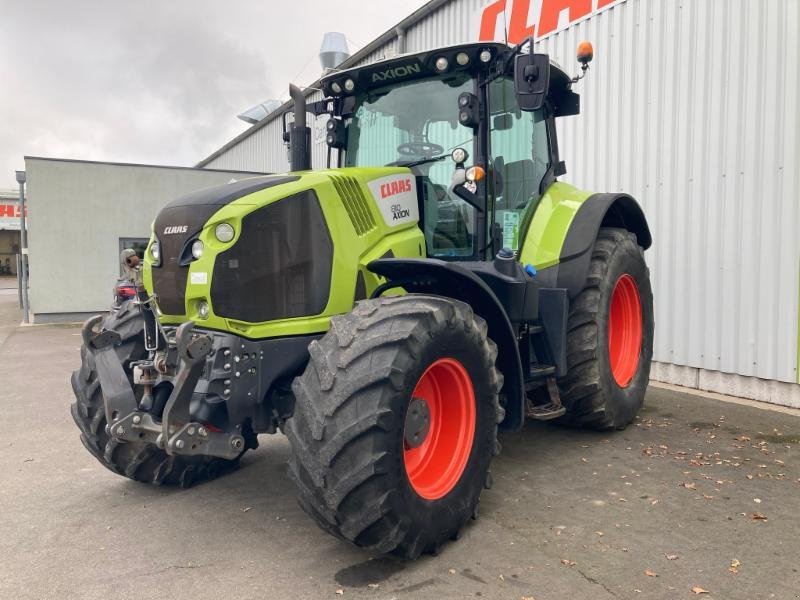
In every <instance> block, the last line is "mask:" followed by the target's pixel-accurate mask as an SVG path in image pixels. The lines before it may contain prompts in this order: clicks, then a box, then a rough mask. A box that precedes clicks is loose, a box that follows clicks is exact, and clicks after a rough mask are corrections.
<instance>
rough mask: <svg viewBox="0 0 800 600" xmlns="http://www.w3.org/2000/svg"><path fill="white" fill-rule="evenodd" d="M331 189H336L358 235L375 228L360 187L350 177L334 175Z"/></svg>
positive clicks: (373, 218) (367, 202)
mask: <svg viewBox="0 0 800 600" xmlns="http://www.w3.org/2000/svg"><path fill="white" fill-rule="evenodd" d="M331 180H332V181H333V187H335V188H336V191H337V193H338V194H339V197H340V198H341V199H342V204H344V208H345V210H346V211H347V215H348V216H349V217H350V221H351V222H352V223H353V227H354V228H355V230H356V233H357V234H358V235H365V234H367V233H369V232H370V231H372V230H373V229H375V228H376V227H377V225H376V223H375V217H373V216H372V212H371V211H370V210H369V201H368V200H367V198H366V196H365V195H364V192H363V191H362V190H361V186H360V185H359V184H358V181H356V180H355V179H354V178H352V177H344V176H340V175H334V176H332V177H331Z"/></svg>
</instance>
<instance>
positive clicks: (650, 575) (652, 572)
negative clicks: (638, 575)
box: [644, 569, 658, 577]
mask: <svg viewBox="0 0 800 600" xmlns="http://www.w3.org/2000/svg"><path fill="white" fill-rule="evenodd" d="M644 574H645V575H647V576H648V577H658V574H657V573H656V572H655V571H651V570H650V569H647V570H646V571H645V572H644Z"/></svg>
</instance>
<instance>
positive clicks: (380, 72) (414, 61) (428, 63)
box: [320, 42, 578, 116]
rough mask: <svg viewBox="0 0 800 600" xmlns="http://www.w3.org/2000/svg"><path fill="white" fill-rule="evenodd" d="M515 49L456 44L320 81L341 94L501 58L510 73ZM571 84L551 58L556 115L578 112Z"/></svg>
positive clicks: (493, 63) (328, 91)
mask: <svg viewBox="0 0 800 600" xmlns="http://www.w3.org/2000/svg"><path fill="white" fill-rule="evenodd" d="M514 51H515V48H514V47H512V46H508V45H506V44H504V43H501V42H490V43H486V42H473V43H469V44H458V45H455V46H447V47H443V48H436V49H434V50H425V51H423V52H413V53H408V54H401V55H399V56H394V57H392V58H386V59H383V60H380V61H377V62H374V63H370V64H368V65H363V66H358V67H352V68H350V69H344V70H337V71H334V72H332V73H329V74H328V75H326V76H324V77H323V78H322V79H321V80H320V84H321V87H322V91H323V93H324V94H325V96H326V97H343V96H350V95H354V94H358V93H360V92H364V91H365V90H369V89H373V88H378V87H384V86H387V85H391V84H392V83H400V82H405V81H413V80H415V79H423V78H426V77H435V76H442V75H447V74H454V75H455V74H457V73H458V72H467V73H474V72H475V71H476V70H478V69H480V68H484V69H490V68H491V69H493V70H495V69H497V67H498V65H499V64H500V61H503V62H505V63H507V64H506V65H505V66H506V67H507V69H506V72H507V73H508V74H509V75H510V74H512V73H513V60H510V58H513V53H514ZM465 57H466V60H465ZM441 59H444V61H446V62H444V61H442V60H441ZM459 59H460V60H459ZM437 64H438V66H437ZM441 67H444V68H441ZM570 88H571V77H570V76H569V75H568V74H567V73H566V72H565V71H564V69H562V68H561V66H559V65H558V64H557V63H555V62H554V61H552V60H551V61H550V89H549V91H548V98H549V99H550V100H551V102H552V103H553V104H554V106H555V107H556V116H565V115H568V114H577V112H578V110H577V108H578V95H577V94H576V93H575V92H573V91H572V90H571V89H570ZM559 107H560V109H559Z"/></svg>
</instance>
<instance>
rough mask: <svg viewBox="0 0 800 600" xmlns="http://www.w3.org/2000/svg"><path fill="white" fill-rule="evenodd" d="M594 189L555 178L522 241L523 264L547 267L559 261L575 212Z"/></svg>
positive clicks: (540, 201)
mask: <svg viewBox="0 0 800 600" xmlns="http://www.w3.org/2000/svg"><path fill="white" fill-rule="evenodd" d="M591 195H592V192H586V191H584V190H579V189H578V188H576V187H573V186H571V185H569V184H567V183H562V182H560V181H556V182H555V183H553V184H551V185H550V187H548V188H547V190H546V191H545V193H544V195H543V196H542V198H541V199H540V200H539V203H538V205H537V206H536V212H534V214H533V219H531V224H530V227H529V228H528V232H527V234H526V236H525V239H524V240H523V241H522V247H521V248H520V252H519V260H520V262H521V263H522V264H523V265H528V264H530V265H533V266H534V267H536V268H537V269H544V268H546V267H550V266H552V265H555V264H558V262H559V257H560V255H561V247H562V246H563V245H564V238H566V237H567V232H568V231H569V227H570V225H571V224H572V219H574V218H575V213H577V212H578V209H579V208H580V207H581V204H583V203H584V202H585V201H586V199H587V198H588V197H589V196H591Z"/></svg>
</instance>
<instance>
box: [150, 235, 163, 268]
mask: <svg viewBox="0 0 800 600" xmlns="http://www.w3.org/2000/svg"><path fill="white" fill-rule="evenodd" d="M150 257H151V258H152V259H153V266H156V267H157V266H158V265H160V264H161V244H159V243H158V240H153V243H152V244H150Z"/></svg>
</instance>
